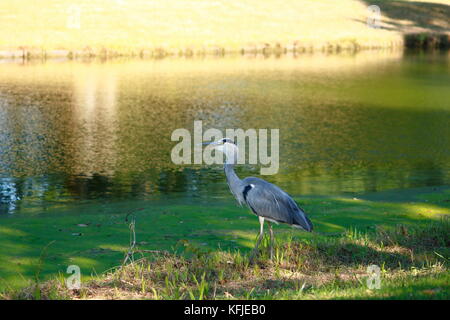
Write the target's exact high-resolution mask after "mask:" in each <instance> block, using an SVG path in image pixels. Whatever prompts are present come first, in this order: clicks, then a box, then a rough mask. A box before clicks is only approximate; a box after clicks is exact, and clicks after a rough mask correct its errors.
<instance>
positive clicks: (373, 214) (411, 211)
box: [0, 187, 450, 299]
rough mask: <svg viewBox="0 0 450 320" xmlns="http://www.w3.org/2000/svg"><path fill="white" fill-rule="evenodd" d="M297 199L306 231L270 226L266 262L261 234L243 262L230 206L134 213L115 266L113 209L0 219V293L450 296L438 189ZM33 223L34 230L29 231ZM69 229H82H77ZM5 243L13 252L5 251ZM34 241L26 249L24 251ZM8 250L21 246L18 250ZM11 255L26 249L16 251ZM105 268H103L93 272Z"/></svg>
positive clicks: (446, 226) (243, 221) (447, 231)
mask: <svg viewBox="0 0 450 320" xmlns="http://www.w3.org/2000/svg"><path fill="white" fill-rule="evenodd" d="M298 200H299V202H301V203H302V206H303V207H304V208H305V210H307V212H310V213H311V214H310V216H311V219H312V220H313V221H314V223H315V226H316V232H314V233H312V234H307V233H303V232H298V231H295V230H292V229H290V228H288V227H286V226H277V227H276V228H275V230H276V240H277V247H276V254H275V259H274V260H273V261H269V260H268V259H267V250H266V247H267V239H266V240H265V245H264V248H263V249H262V251H261V253H262V255H261V257H260V259H259V260H258V261H257V262H256V263H255V264H253V265H252V264H250V263H249V259H248V252H249V250H251V248H252V247H253V245H254V239H255V236H256V231H257V224H258V223H257V220H256V219H254V217H253V216H251V215H246V214H245V213H244V212H241V211H243V209H241V208H238V207H235V206H234V205H232V206H231V205H230V206H226V205H223V204H222V205H220V206H209V207H207V208H205V207H203V208H202V206H200V205H199V206H187V205H186V206H177V205H172V206H171V208H170V209H168V208H164V209H163V208H160V209H156V208H155V207H152V208H151V209H149V208H142V210H138V211H135V213H134V216H135V217H136V226H135V234H136V236H137V242H136V245H137V246H136V247H135V250H134V254H133V258H134V259H133V262H132V263H130V262H129V261H128V262H127V263H126V264H125V265H121V262H122V261H123V257H124V254H126V253H127V252H128V251H129V246H128V244H129V239H130V229H129V228H128V227H129V223H130V221H127V222H125V215H124V214H120V215H115V214H114V215H111V214H107V215H102V214H98V213H97V214H90V215H89V214H85V215H83V216H77V217H74V216H70V215H68V216H61V215H59V216H55V215H51V214H50V215H49V216H47V217H44V216H40V217H36V218H33V217H28V218H26V219H25V218H23V219H22V220H20V219H21V218H15V219H4V220H3V221H2V222H6V223H2V226H1V228H0V231H1V232H2V235H5V236H6V239H5V238H2V240H1V245H2V248H5V249H6V250H8V249H9V250H10V251H1V252H0V255H1V259H0V261H1V267H2V268H1V269H3V271H2V273H1V274H0V277H1V278H2V279H1V280H0V284H2V286H1V288H2V289H0V297H1V298H3V299H234V298H236V299H340V298H350V299H360V298H363V299H372V298H374V299H386V298H388V299H448V298H449V292H450V291H449V288H448V287H449V285H448V283H449V279H450V273H449V270H448V258H449V256H450V251H449V250H450V237H449V235H450V223H449V220H448V214H449V207H450V203H449V189H448V188H444V187H440V188H421V189H416V190H409V191H408V190H404V191H388V192H383V193H376V194H367V195H360V196H358V197H357V198H356V197H353V198H350V197H349V198H331V197H326V198H325V197H317V198H302V199H298ZM136 208H137V207H136ZM116 209H119V208H116ZM137 209H140V208H137ZM156 212H157V214H155V213H156ZM211 212H214V214H211ZM87 219H89V220H90V221H87ZM100 220H102V221H103V222H102V223H100ZM94 221H95V222H94ZM81 222H83V223H81ZM27 224H28V226H27ZM155 226H158V227H157V228H155ZM30 228H31V229H32V230H33V232H34V236H31V233H32V232H31V229H30ZM44 229H45V230H46V231H45V234H44V233H42V234H38V232H39V230H41V231H43V230H44ZM53 229H55V230H54V231H50V230H53ZM102 229H103V230H102ZM56 230H61V231H57V232H56ZM75 230H78V231H79V230H82V232H81V233H82V234H80V235H76V233H74V231H75ZM16 236H17V237H16ZM19 239H21V240H19ZM32 240H34V242H38V243H39V244H38V245H37V244H35V243H34V242H33V241H32ZM55 240H56V241H55ZM27 241H28V242H27ZM52 241H55V242H52ZM13 244H14V245H15V248H16V251H12V250H14V249H13V248H12V245H13ZM33 246H34V247H35V249H34V250H35V254H34V258H33V257H32V256H30V253H29V252H30V250H31V249H32V247H33ZM17 248H26V249H27V250H28V253H26V252H27V251H24V250H23V249H22V250H17ZM43 248H45V250H42V249H43ZM21 253H22V254H27V255H28V256H23V257H21V258H19V257H18V256H19V254H21ZM17 261H22V262H23V264H20V263H19V264H17ZM94 262H95V264H94ZM27 263H28V264H29V265H28V267H27ZM69 264H79V265H80V267H81V270H82V287H81V289H80V290H73V291H71V290H68V289H67V288H66V286H65V279H66V277H68V275H67V274H65V273H64V272H65V268H66V267H67V265H69ZM108 265H109V266H111V268H110V269H109V270H107V271H105V272H102V271H103V270H105V269H107V266H108ZM370 265H377V266H379V267H380V271H381V289H379V290H376V289H372V290H371V289H369V288H368V287H367V277H368V273H367V268H368V266H370ZM100 266H102V268H103V270H102V269H101V268H99V267H100ZM89 268H91V270H92V271H91V272H89V271H88V270H89ZM20 270H22V271H23V270H25V273H22V274H21V271H20ZM5 271H6V273H5ZM89 273H90V274H89ZM19 274H21V276H22V280H23V281H19V278H18V275H19ZM7 279H9V281H8V280H7Z"/></svg>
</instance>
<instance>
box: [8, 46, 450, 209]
mask: <svg viewBox="0 0 450 320" xmlns="http://www.w3.org/2000/svg"><path fill="white" fill-rule="evenodd" d="M449 68H450V67H449V55H448V53H439V52H437V53H428V54H424V53H421V54H420V53H416V54H412V53H410V54H406V53H403V52H395V51H393V52H392V51H383V52H362V53H358V54H356V55H350V54H342V55H329V56H327V55H321V54H315V55H300V56H297V57H292V56H284V57H278V58H277V57H241V56H239V57H237V56H236V57H233V56H231V57H227V58H192V59H182V58H168V59H162V60H150V61H148V60H147V61H142V60H123V61H122V60H114V61H107V62H102V61H46V62H29V63H19V62H3V63H0V216H3V217H8V216H9V217H12V216H15V215H22V214H42V213H43V212H48V211H49V210H53V211H54V212H61V213H62V212H65V211H70V212H73V210H74V208H75V209H76V208H77V206H80V205H81V204H86V203H88V204H93V205H95V204H100V203H114V202H116V201H130V200H131V201H135V200H136V201H138V200H139V201H146V202H147V203H148V204H149V205H150V204H151V203H152V201H154V202H155V203H156V202H163V203H172V202H173V203H182V204H190V203H209V202H210V201H221V199H222V200H224V201H228V200H230V199H231V195H230V194H229V190H228V187H227V185H226V182H225V178H224V175H223V171H222V168H221V167H220V166H218V165H214V166H207V165H183V166H179V165H175V164H174V163H172V161H171V158H170V154H171V150H172V148H173V147H174V145H175V144H176V143H175V142H172V141H171V134H172V132H173V130H175V129H177V128H187V129H192V128H193V123H194V120H202V121H203V126H204V128H205V129H207V128H209V127H214V128H218V129H226V128H243V129H248V128H256V129H258V128H267V129H271V128H277V129H279V130H280V169H279V172H278V174H276V175H272V176H265V177H264V178H265V179H267V180H269V181H271V182H274V183H276V184H278V185H279V186H281V187H282V188H284V189H285V190H286V191H288V192H289V193H290V194H292V195H331V194H333V195H335V194H346V193H363V192H373V191H380V190H386V189H394V188H412V187H421V186H430V185H433V186H435V185H436V186H437V185H445V184H449V183H450V90H449V88H450V73H449V71H450V69H449ZM237 171H238V174H239V175H241V176H242V177H243V176H249V175H258V174H259V166H255V165H243V166H239V167H238V168H237Z"/></svg>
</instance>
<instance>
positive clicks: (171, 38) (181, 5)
mask: <svg viewBox="0 0 450 320" xmlns="http://www.w3.org/2000/svg"><path fill="white" fill-rule="evenodd" d="M390 2H391V3H390V4H389V5H388V4H386V5H385V3H387V2H386V1H375V3H377V5H379V6H380V8H381V13H382V19H381V24H380V26H381V28H371V27H369V26H368V25H367V19H368V17H369V15H370V13H369V11H368V9H367V6H368V4H369V2H366V1H359V0H341V1H339V3H337V2H336V1H330V0H286V1H283V2H279V1H274V0H268V1H258V0H242V1H227V0H214V1H201V0H168V1H148V0H80V1H77V2H76V3H74V2H73V1H69V0H40V1H37V0H21V1H17V0H2V1H1V2H0V30H1V37H0V51H3V55H5V54H6V52H13V51H17V52H19V53H20V50H22V49H23V47H25V48H26V49H27V50H31V51H32V52H33V50H34V52H37V53H39V52H42V50H45V51H47V52H52V53H53V54H61V55H65V54H67V52H68V51H71V52H73V53H77V52H79V53H84V54H86V53H94V54H98V53H101V52H102V50H108V51H111V52H116V53H121V54H143V53H144V54H145V50H154V49H155V48H162V49H164V50H165V51H175V52H177V51H180V50H182V51H184V53H186V52H187V53H190V52H193V53H195V52H196V51H199V50H205V51H218V50H222V49H225V50H226V51H240V50H242V49H245V50H247V51H252V50H257V49H259V50H262V49H263V48H264V47H265V46H266V45H267V44H268V45H270V46H271V47H272V48H274V47H275V48H276V46H277V45H279V48H281V49H283V50H284V49H286V48H287V49H292V48H293V47H294V46H295V45H296V44H297V45H299V46H301V47H302V48H306V49H308V50H314V49H318V48H321V49H322V48H324V47H325V48H327V47H333V46H337V45H339V46H340V47H341V48H343V49H345V48H355V47H390V46H395V45H401V44H402V41H403V37H402V34H403V33H404V32H408V31H427V30H428V31H430V30H431V31H433V27H434V26H436V25H439V26H442V28H448V20H449V19H445V17H446V16H447V14H448V11H447V9H446V8H445V6H443V7H436V6H437V5H438V3H440V4H446V5H448V4H449V3H450V1H448V0H434V1H421V2H420V3H419V2H415V1H396V2H395V3H397V4H398V6H393V5H392V2H394V1H390ZM405 3H407V4H409V5H412V7H405V10H403V11H402V7H401V6H402V5H404V4H405ZM423 3H425V5H424V4H423ZM426 3H430V6H426ZM442 8H443V9H442ZM399 10H400V12H404V14H403V16H404V17H403V16H402V17H400V18H404V19H400V18H399V16H398V12H399ZM442 10H443V11H442ZM421 12H423V16H422V15H421V14H420V13H421ZM417 15H420V17H418V16H417ZM427 15H430V17H429V21H428V20H427V21H426V23H423V22H422V21H418V19H419V18H423V17H426V16H427ZM417 22H420V23H417ZM427 23H428V25H427ZM440 31H442V30H440ZM0 55H1V52H0Z"/></svg>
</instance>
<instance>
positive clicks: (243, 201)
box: [224, 164, 313, 231]
mask: <svg viewBox="0 0 450 320" xmlns="http://www.w3.org/2000/svg"><path fill="white" fill-rule="evenodd" d="M233 166H234V165H233V164H225V168H224V169H225V175H226V177H227V182H228V186H229V187H230V190H231V192H232V193H233V195H234V196H235V198H236V200H237V201H238V202H239V204H240V205H247V206H248V207H249V208H250V210H252V212H253V213H254V214H256V215H257V216H260V217H263V218H265V219H266V220H268V221H270V222H275V223H286V224H289V225H292V226H294V227H297V228H299V229H303V230H305V231H312V229H313V225H312V223H311V220H309V218H308V217H307V216H306V213H305V212H304V211H303V210H302V209H301V208H300V207H299V206H298V205H297V203H296V202H295V201H294V200H293V199H292V197H291V196H289V195H288V194H287V193H286V192H285V191H283V190H282V189H280V188H279V187H277V186H276V185H274V184H272V183H270V182H267V181H265V180H263V179H260V178H256V177H247V178H244V179H242V180H241V179H239V177H238V176H237V175H236V173H235V172H234V168H233Z"/></svg>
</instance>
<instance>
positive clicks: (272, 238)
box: [267, 221, 274, 260]
mask: <svg viewBox="0 0 450 320" xmlns="http://www.w3.org/2000/svg"><path fill="white" fill-rule="evenodd" d="M267 224H268V225H269V234H270V260H272V259H273V245H274V237H273V229H272V224H271V223H270V222H269V221H267Z"/></svg>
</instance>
